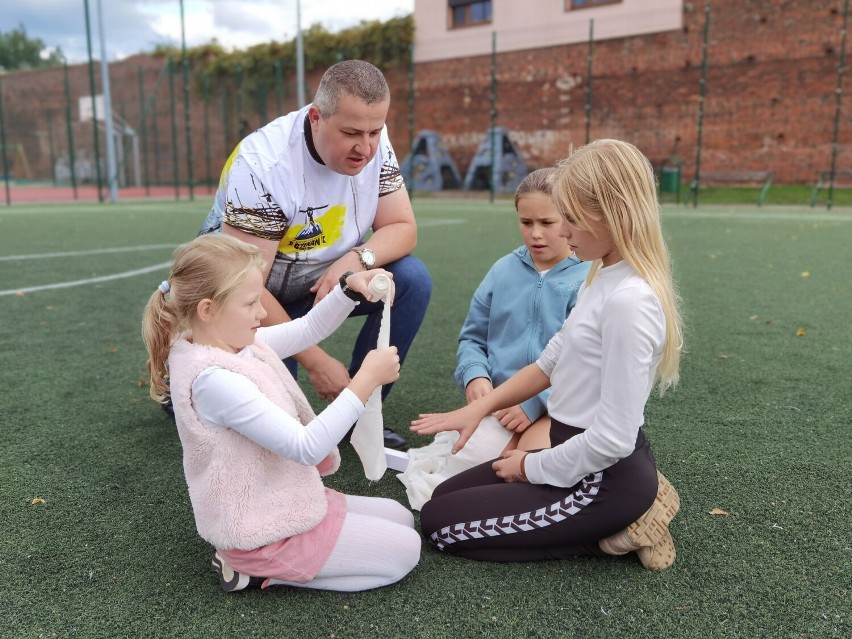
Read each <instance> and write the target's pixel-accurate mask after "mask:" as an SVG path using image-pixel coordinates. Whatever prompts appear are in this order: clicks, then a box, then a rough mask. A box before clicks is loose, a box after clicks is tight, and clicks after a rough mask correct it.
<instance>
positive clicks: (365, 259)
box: [352, 246, 376, 271]
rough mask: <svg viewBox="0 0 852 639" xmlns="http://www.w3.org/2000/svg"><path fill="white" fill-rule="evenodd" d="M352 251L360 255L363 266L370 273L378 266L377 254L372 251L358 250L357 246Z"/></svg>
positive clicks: (366, 249)
mask: <svg viewBox="0 0 852 639" xmlns="http://www.w3.org/2000/svg"><path fill="white" fill-rule="evenodd" d="M352 250H353V251H355V252H356V253H357V254H358V258H359V259H360V260H361V265H362V266H363V267H364V268H365V269H367V270H368V271H369V270H370V269H371V268H373V267H374V266H375V265H376V254H375V253H373V251H372V250H371V249H368V248H358V247H357V246H356V247H355V248H353V249H352Z"/></svg>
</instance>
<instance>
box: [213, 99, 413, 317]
mask: <svg viewBox="0 0 852 639" xmlns="http://www.w3.org/2000/svg"><path fill="white" fill-rule="evenodd" d="M308 109H309V106H306V107H304V108H302V109H301V110H299V111H295V112H293V113H290V114H288V115H285V116H282V117H280V118H278V119H276V120H273V121H272V122H270V123H269V124H267V125H266V126H265V127H263V128H261V129H258V130H257V131H255V132H254V133H252V134H251V135H249V136H247V137H246V138H245V139H244V140H243V141H242V142H240V144H239V145H238V146H237V148H236V149H234V152H233V153H232V154H231V157H230V158H228V161H227V162H226V164H225V167H224V169H223V170H222V177H221V179H220V181H219V190H218V191H217V193H216V198H215V201H214V203H213V208H212V209H211V211H210V214H209V215H208V216H207V219H206V220H205V222H204V225H203V226H202V229H201V233H209V232H212V231H216V230H218V229H220V228H221V224H222V222H224V223H226V224H228V225H229V226H232V227H234V228H237V229H239V230H241V231H244V232H246V233H249V234H251V235H255V236H257V237H260V238H264V239H271V240H275V241H276V242H278V250H277V252H276V255H275V263H274V264H273V265H272V269H271V272H270V274H269V278H268V279H267V282H266V288H267V289H269V291H270V292H271V293H272V294H273V295H275V297H276V298H277V299H278V301H279V302H281V303H286V302H290V301H293V300H296V299H299V298H301V297H303V296H305V295H306V294H307V293H308V290H309V289H310V287H311V286H313V284H314V283H315V282H316V281H317V280H318V279H319V278H320V276H321V275H322V273H323V272H325V270H326V269H327V268H328V266H329V265H330V264H331V263H332V262H334V261H335V260H337V259H338V258H340V257H341V256H343V255H344V254H345V253H346V252H347V251H349V250H351V249H352V248H353V247H354V246H358V245H359V244H361V243H362V242H363V241H364V239H365V237H366V236H367V233H368V232H369V231H370V228H371V227H372V225H373V220H374V218H375V216H376V206H377V205H378V199H379V197H380V196H382V195H386V194H388V193H393V192H394V191H396V190H398V189H399V188H401V187H402V186H403V180H402V175H401V173H400V170H399V163H398V162H397V159H396V154H395V153H394V151H393V147H392V146H391V143H390V138H389V137H388V133H387V127H383V128H382V132H381V136H380V140H379V146H378V149H377V152H376V155H375V157H374V158H373V159H372V160H371V161H370V162H369V163H368V164H367V165H366V166H365V167H364V169H363V170H362V171H361V172H360V173H359V174H358V175H355V176H348V175H342V174H340V173H336V172H335V171H332V170H331V169H329V168H328V167H327V166H326V165H325V164H323V163H322V160H321V159H320V157H319V155H318V154H317V152H316V150H315V148H314V146H313V140H312V136H311V129H310V125H309V123H308V121H307V113H308Z"/></svg>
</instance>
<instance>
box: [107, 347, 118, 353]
mask: <svg viewBox="0 0 852 639" xmlns="http://www.w3.org/2000/svg"><path fill="white" fill-rule="evenodd" d="M117 352H118V349H117V348H116V347H115V346H110V347H109V348H108V349H107V353H117Z"/></svg>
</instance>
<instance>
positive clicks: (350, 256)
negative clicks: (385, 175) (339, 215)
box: [267, 187, 417, 311]
mask: <svg viewBox="0 0 852 639" xmlns="http://www.w3.org/2000/svg"><path fill="white" fill-rule="evenodd" d="M416 245H417V222H416V221H415V219H414V210H413V209H412V208H411V200H409V198H408V191H406V190H405V187H402V188H400V189H397V190H396V191H394V192H393V193H388V194H387V195H383V196H382V197H380V198H379V203H378V205H377V206H376V217H375V219H374V220H373V234H372V235H371V236H370V238H369V239H368V240H367V241H366V242H365V243H364V244H363V245H362V246H363V247H364V248H368V249H370V250H371V251H373V253H375V254H376V264H375V266H384V265H385V264H390V263H391V262H395V261H396V260H398V259H400V258H402V257H405V256H406V255H409V254H410V253H411V252H412V251H413V250H414V247H415V246H416ZM363 270H366V269H365V268H364V266H363V265H362V264H361V260H360V258H359V256H358V254H357V253H356V252H354V251H348V252H347V253H346V254H345V255H343V256H341V257H340V258H338V260H337V261H336V262H334V263H333V264H331V266H329V267H328V269H327V270H326V272H325V273H323V275H322V277H320V278H319V280H317V282H316V284H314V285H313V287H312V288H311V291H312V292H314V293H316V302H319V301H320V300H321V299H322V298H323V297H325V296H326V295H327V294H328V292H329V291H330V290H331V289H332V288H334V285H335V284H337V281H338V280H339V279H340V276H341V275H343V273H345V272H346V271H363ZM316 302H314V303H316ZM267 311H269V309H267Z"/></svg>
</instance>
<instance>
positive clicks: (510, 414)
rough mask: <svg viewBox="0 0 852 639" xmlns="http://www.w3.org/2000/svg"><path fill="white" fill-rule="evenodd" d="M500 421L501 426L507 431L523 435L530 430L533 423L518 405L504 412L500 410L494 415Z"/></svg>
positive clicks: (505, 409)
mask: <svg viewBox="0 0 852 639" xmlns="http://www.w3.org/2000/svg"><path fill="white" fill-rule="evenodd" d="M494 417H496V418H497V419H498V420H499V421H500V425H501V426H502V427H503V428H505V429H506V430H511V431H513V432H515V433H523V432H524V431H525V430H526V429H527V428H529V426H530V424H532V422H531V421H530V418H529V417H527V414H526V413H525V412H524V410H523V409H522V408H521V407H520V406H519V405H517V404H515V405H514V406H511V407H509V408H504V409H503V410H498V411H496V412H495V413H494Z"/></svg>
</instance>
